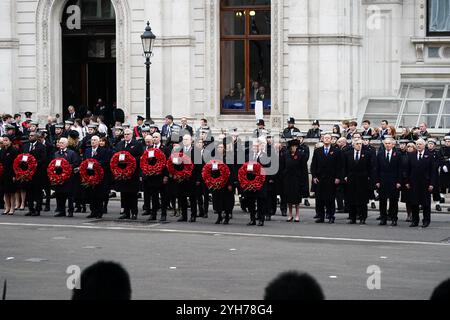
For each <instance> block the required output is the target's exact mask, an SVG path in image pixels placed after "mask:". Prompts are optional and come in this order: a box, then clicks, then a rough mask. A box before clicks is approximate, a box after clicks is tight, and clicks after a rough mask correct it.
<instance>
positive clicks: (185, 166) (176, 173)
mask: <svg viewBox="0 0 450 320" xmlns="http://www.w3.org/2000/svg"><path fill="white" fill-rule="evenodd" d="M176 159H177V160H176ZM174 162H177V163H174ZM167 170H168V171H169V175H170V176H171V177H172V178H173V179H174V180H175V181H177V182H181V181H184V180H187V179H189V178H190V177H191V175H192V171H193V170H194V165H193V164H192V161H191V158H189V157H188V156H186V155H185V154H181V153H175V154H172V155H171V156H170V158H169V159H168V160H167Z"/></svg>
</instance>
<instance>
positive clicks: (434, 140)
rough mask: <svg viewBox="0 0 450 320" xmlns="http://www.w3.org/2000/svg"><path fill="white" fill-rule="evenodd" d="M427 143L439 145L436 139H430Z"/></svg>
mask: <svg viewBox="0 0 450 320" xmlns="http://www.w3.org/2000/svg"><path fill="white" fill-rule="evenodd" d="M427 142H431V143H434V144H437V141H436V139H434V138H429V139H428V140H427Z"/></svg>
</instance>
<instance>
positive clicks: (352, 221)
mask: <svg viewBox="0 0 450 320" xmlns="http://www.w3.org/2000/svg"><path fill="white" fill-rule="evenodd" d="M347 224H356V221H355V220H350V221H349V222H347Z"/></svg>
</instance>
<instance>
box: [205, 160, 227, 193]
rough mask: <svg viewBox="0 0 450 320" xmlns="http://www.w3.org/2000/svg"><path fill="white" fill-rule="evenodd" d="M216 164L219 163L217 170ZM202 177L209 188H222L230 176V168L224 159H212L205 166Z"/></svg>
mask: <svg viewBox="0 0 450 320" xmlns="http://www.w3.org/2000/svg"><path fill="white" fill-rule="evenodd" d="M214 165H217V170H213V166H214ZM202 178H203V181H205V184H206V187H207V188H208V189H209V190H220V189H222V188H224V187H225V186H226V184H227V182H228V179H229V178H230V169H229V168H228V166H227V165H226V164H225V163H223V162H222V161H219V160H211V161H209V162H208V163H207V164H206V165H205V166H204V167H203V170H202Z"/></svg>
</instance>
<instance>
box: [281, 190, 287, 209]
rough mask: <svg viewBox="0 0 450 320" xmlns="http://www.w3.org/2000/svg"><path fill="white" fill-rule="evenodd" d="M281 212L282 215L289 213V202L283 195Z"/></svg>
mask: <svg viewBox="0 0 450 320" xmlns="http://www.w3.org/2000/svg"><path fill="white" fill-rule="evenodd" d="M280 211H281V213H287V201H286V196H285V195H284V194H283V193H281V194H280Z"/></svg>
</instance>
